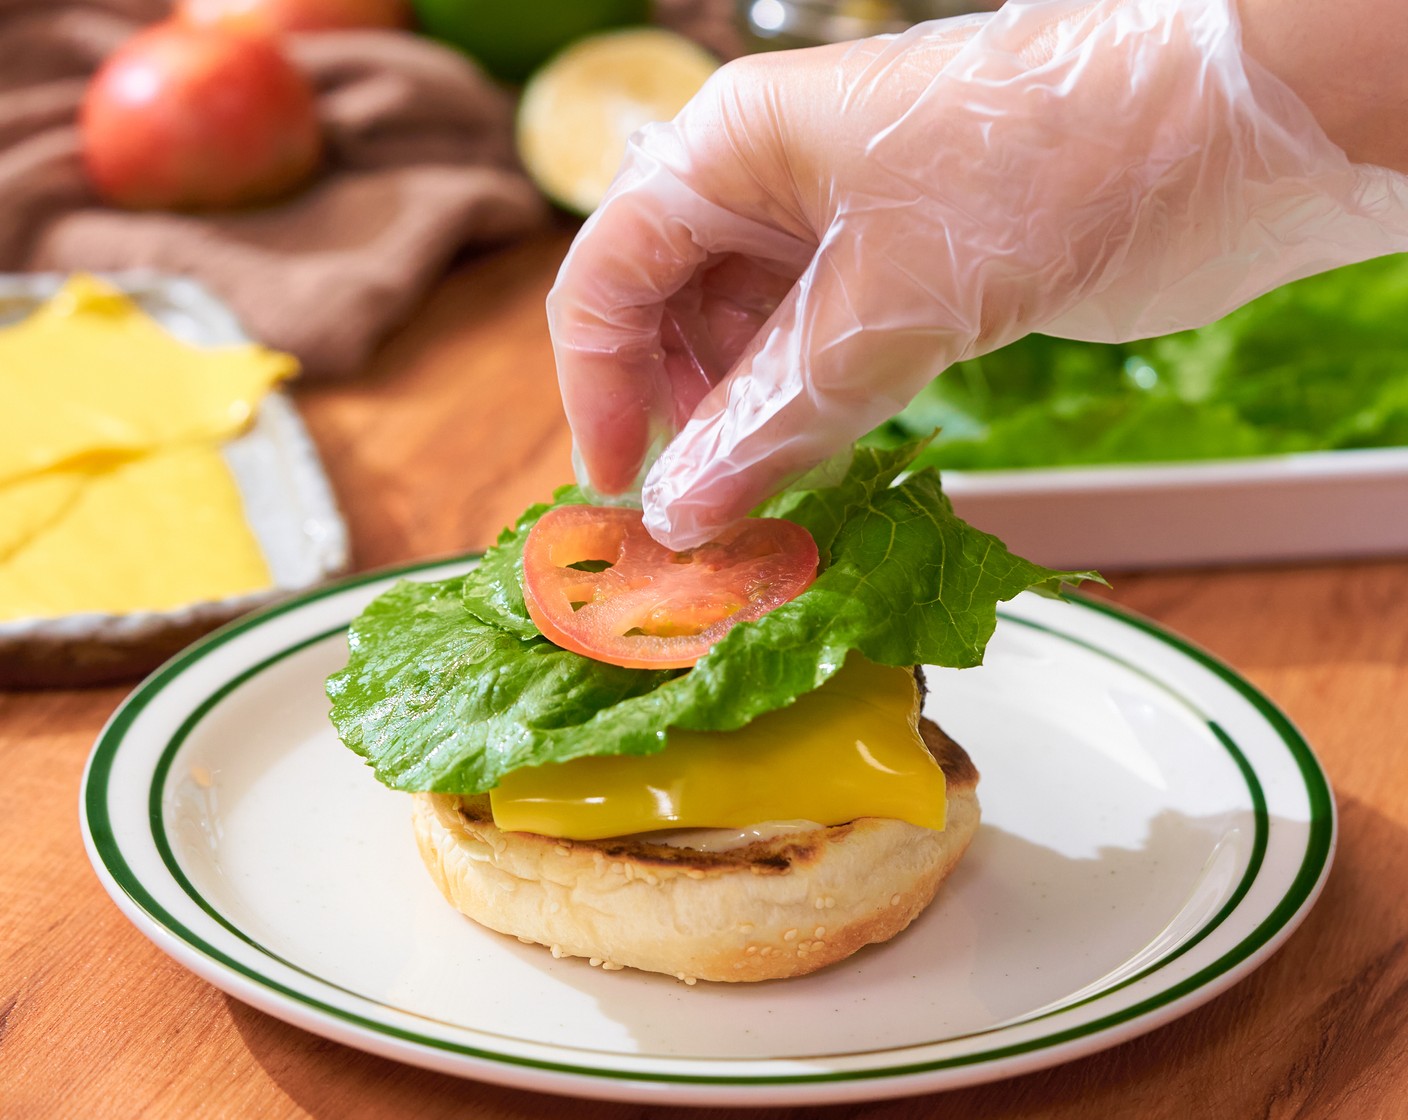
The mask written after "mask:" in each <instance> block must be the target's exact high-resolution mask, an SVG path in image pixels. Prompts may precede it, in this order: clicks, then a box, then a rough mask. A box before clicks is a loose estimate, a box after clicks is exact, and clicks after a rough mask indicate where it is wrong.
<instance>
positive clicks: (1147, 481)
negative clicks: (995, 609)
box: [943, 447, 1408, 572]
mask: <svg viewBox="0 0 1408 1120" xmlns="http://www.w3.org/2000/svg"><path fill="white" fill-rule="evenodd" d="M943 474H944V490H945V492H947V494H948V495H949V497H950V498H952V499H953V507H954V509H955V510H956V511H957V512H958V515H959V516H960V517H962V518H963V519H964V520H966V521H968V522H971V523H972V524H974V525H976V526H978V528H980V529H983V530H985V531H986V532H989V533H992V534H993V535H994V536H996V537H997V538H998V539H999V540H1002V541H1003V542H1005V543H1006V545H1007V547H1008V548H1010V549H1011V550H1012V551H1013V552H1015V553H1016V554H1017V555H1019V556H1027V557H1030V558H1031V559H1033V560H1035V561H1037V562H1038V563H1041V564H1046V565H1048V566H1049V567H1053V568H1099V569H1101V570H1103V571H1107V572H1109V571H1114V570H1116V569H1120V568H1124V569H1129V568H1164V567H1173V566H1181V567H1186V566H1190V565H1206V564H1241V563H1257V562H1264V561H1291V560H1295V561H1304V560H1328V559H1336V558H1343V557H1367V556H1389V555H1403V554H1405V553H1408V447H1386V448H1365V449H1363V450H1352V451H1307V452H1302V453H1300V454H1295V455H1266V456H1262V457H1259V458H1248V459H1226V460H1215V461H1209V462H1196V463H1193V462H1190V463H1139V464H1127V465H1115V466H1095V467H1048V468H1035V469H1030V470H1005V471H949V470H946V471H944V472H943Z"/></svg>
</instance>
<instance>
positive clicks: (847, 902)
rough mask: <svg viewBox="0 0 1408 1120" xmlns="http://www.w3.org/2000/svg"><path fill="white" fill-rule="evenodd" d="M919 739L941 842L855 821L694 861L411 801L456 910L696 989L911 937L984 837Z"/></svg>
mask: <svg viewBox="0 0 1408 1120" xmlns="http://www.w3.org/2000/svg"><path fill="white" fill-rule="evenodd" d="M921 730H922V732H923V734H924V740H925V743H926V744H927V745H928V746H929V749H930V751H931V752H932V753H933V754H934V756H935V757H936V758H937V759H938V761H939V764H940V766H941V767H942V768H943V770H944V774H945V777H946V779H947V785H948V814H947V816H948V819H947V825H946V827H945V829H944V831H942V832H934V831H933V830H931V829H927V828H920V827H918V826H917V825H912V824H908V823H906V822H904V821H896V820H881V819H879V818H875V817H863V818H861V819H859V820H854V821H850V822H848V823H846V824H840V825H833V826H831V827H828V828H818V829H815V830H813V831H809V832H802V833H790V834H787V835H785V836H779V837H776V838H774V839H771V840H762V841H757V842H755V843H753V844H749V845H747V846H745V847H741V848H735V849H733V850H731V851H724V852H703V851H698V850H695V849H691V848H674V847H670V846H667V845H663V844H654V843H648V842H644V841H640V840H634V839H632V838H630V837H623V838H618V839H611V840H591V841H588V840H558V839H554V838H552V837H547V836H539V835H537V834H535V833H529V832H504V831H502V830H500V829H499V828H497V827H495V825H494V823H493V820H492V817H491V815H490V812H489V799H488V796H487V795H484V794H480V795H477V796H474V797H460V796H456V795H453V794H430V793H418V794H414V795H413V797H414V801H415V809H414V822H415V832H416V840H417V843H418V844H419V847H420V854H421V858H422V859H423V860H424V861H425V865H426V867H427V868H428V869H429V870H430V874H431V876H432V877H433V878H434V880H435V882H436V885H437V886H439V888H440V891H441V893H443V894H444V896H445V897H446V899H448V900H449V902H450V904H451V905H452V906H454V907H455V908H456V909H457V910H459V911H460V912H462V913H464V914H466V915H468V916H469V917H471V918H473V919H474V920H475V921H476V922H479V923H481V924H482V925H486V926H488V927H489V928H490V929H495V930H498V931H499V932H500V933H506V934H511V935H513V936H515V937H517V938H519V939H520V940H523V941H529V942H536V943H538V944H540V945H545V946H548V947H549V948H550V949H551V950H552V953H553V955H554V956H572V957H588V958H590V959H591V962H592V963H593V964H599V965H601V966H602V967H605V968H613V969H614V968H624V967H630V968H640V969H645V970H647V971H650V972H664V973H668V974H670V975H672V976H677V977H679V978H680V979H682V980H689V981H691V982H692V981H693V980H695V979H701V980H723V981H740V980H773V979H780V978H782V977H789V976H803V975H805V974H806V973H809V972H815V971H816V970H817V969H819V968H823V967H825V966H826V965H828V964H832V963H834V962H835V961H839V960H842V959H844V958H846V957H848V956H850V955H851V954H852V953H854V952H855V951H856V950H857V949H860V948H862V947H863V946H865V945H869V944H873V943H875V942H878V941H886V940H888V939H889V938H891V937H894V936H895V934H897V933H899V932H900V930H902V929H904V928H905V926H907V925H909V923H910V922H912V921H913V920H914V919H915V917H917V916H918V914H919V913H920V911H922V910H923V909H924V907H926V906H927V905H928V904H929V903H930V902H931V901H932V900H933V897H934V893H935V891H937V890H938V887H939V884H940V883H941V882H942V881H943V879H944V878H945V876H947V875H948V873H949V872H950V871H952V870H953V867H954V865H955V864H956V863H957V862H958V859H959V857H960V856H962V854H963V852H964V851H965V850H966V849H967V847H968V843H969V841H970V840H971V839H972V838H973V833H974V832H975V831H976V830H977V827H978V799H977V795H976V787H977V781H978V773H977V770H976V769H974V767H973V764H972V762H971V761H970V760H969V758H968V755H967V754H966V753H965V752H964V751H963V748H961V747H960V746H958V744H956V743H954V742H953V741H952V740H951V739H949V738H948V737H947V736H945V735H944V734H943V733H942V732H941V731H939V729H938V728H937V727H936V726H935V725H934V724H932V723H929V722H928V721H927V720H926V721H924V723H923V724H922V725H921Z"/></svg>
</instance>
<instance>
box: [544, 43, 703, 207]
mask: <svg viewBox="0 0 1408 1120" xmlns="http://www.w3.org/2000/svg"><path fill="white" fill-rule="evenodd" d="M718 65H719V63H718V59H716V58H714V56H713V55H711V54H709V53H708V52H707V51H706V50H704V49H703V48H702V47H699V46H697V45H695V44H694V43H691V42H690V41H689V40H688V39H683V38H681V37H680V36H678V35H675V34H673V33H672V32H669V31H662V30H660V29H659V28H654V27H642V28H631V29H628V30H626V31H611V32H608V33H606V34H604V35H592V36H589V37H588V38H586V39H583V40H581V41H580V42H578V43H574V44H573V45H572V46H570V47H568V48H567V49H566V50H565V51H563V52H562V53H561V54H558V55H556V56H555V57H554V58H553V60H552V61H551V62H549V63H548V64H547V65H546V66H544V67H542V69H540V70H538V71H537V72H536V73H535V74H534V75H533V77H532V80H531V81H529V83H528V84H527V85H526V86H525V87H524V89H523V98H522V100H521V101H520V102H519V103H518V130H517V132H518V155H519V157H520V158H521V159H522V160H523V166H524V167H526V168H527V169H528V174H529V175H531V176H532V177H533V181H534V182H536V183H537V184H538V186H539V187H541V188H542V190H543V193H545V194H547V195H548V196H549V197H550V198H553V199H555V200H556V201H557V202H559V203H561V204H562V205H563V206H565V207H567V208H568V209H569V210H574V211H576V212H577V213H578V214H590V213H591V212H592V211H593V210H594V209H596V206H597V203H599V202H600V201H601V199H602V196H603V195H604V194H605V193H606V188H607V187H609V186H610V185H611V180H612V179H613V178H614V177H615V175H616V169H617V168H618V167H619V166H620V164H621V157H622V156H624V155H625V153H626V142H627V141H628V140H629V139H630V137H631V134H632V133H634V132H635V131H636V129H638V128H641V127H642V126H644V125H647V124H650V123H651V122H652V121H667V120H669V119H670V118H671V117H673V116H674V115H675V114H676V113H678V112H679V111H680V110H681V109H682V108H684V104H685V102H686V101H688V100H689V99H690V98H691V97H693V96H694V95H695V94H696V93H698V92H699V87H700V86H702V85H703V84H704V83H705V82H706V81H707V80H708V78H709V75H710V74H712V73H713V72H714V71H715V70H716V69H717V68H718Z"/></svg>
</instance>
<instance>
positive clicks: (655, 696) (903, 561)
mask: <svg viewBox="0 0 1408 1120" xmlns="http://www.w3.org/2000/svg"><path fill="white" fill-rule="evenodd" d="M919 449H920V448H919V446H918V445H911V446H909V447H905V448H892V449H874V448H872V449H861V450H858V451H857V452H856V454H855V455H854V457H853V458H852V460H851V462H850V463H849V465H848V468H847V469H846V470H845V472H844V474H842V475H841V476H840V477H839V478H836V477H834V476H835V474H836V469H835V466H834V465H833V467H832V469H831V471H830V473H829V474H828V472H822V473H821V474H814V475H813V476H811V477H809V478H807V479H804V480H802V482H801V483H799V484H798V485H797V486H795V487H793V488H792V489H791V490H789V491H788V492H786V493H785V494H783V495H780V496H779V497H777V498H775V499H773V500H772V501H771V502H769V503H767V504H766V505H765V506H764V507H763V508H762V509H761V510H760V511H759V512H761V513H766V514H767V515H769V516H779V515H782V514H784V513H785V514H786V515H787V516H788V517H790V518H791V519H792V520H795V521H797V522H798V523H799V524H802V525H803V526H805V527H806V528H807V529H808V530H809V531H810V532H812V533H813V535H814V536H815V537H816V538H817V541H818V546H819V548H821V549H822V551H823V553H824V555H826V556H828V557H829V559H828V561H827V562H826V563H825V565H824V568H823V570H822V572H821V573H820V575H818V577H817V579H816V581H815V583H813V584H812V586H811V587H810V588H808V589H807V591H805V592H804V593H803V594H801V595H799V596H798V597H797V598H796V599H793V600H792V601H791V602H789V603H785V604H783V605H782V606H780V607H778V608H777V609H775V610H773V611H771V612H769V613H768V614H767V615H765V616H764V617H763V618H761V619H759V620H757V621H755V622H750V623H743V624H740V625H738V626H736V627H734V628H733V629H732V630H731V631H729V633H728V635H727V636H726V637H725V638H724V639H723V640H722V641H721V642H719V643H718V644H717V645H716V646H715V647H714V648H713V649H712V650H711V651H710V652H709V653H708V654H707V655H706V656H704V657H703V658H701V659H700V661H699V662H698V664H697V665H695V667H694V668H693V669H690V670H658V671H650V670H640V669H622V668H619V667H617V666H613V665H606V664H603V663H601V662H598V661H593V660H591V659H590V658H586V657H582V656H580V655H578V654H575V653H572V652H569V651H567V650H564V649H560V648H558V647H557V646H555V645H553V644H552V643H551V642H548V641H547V640H546V639H545V638H543V637H541V636H540V635H539V634H538V632H537V630H536V628H534V627H533V626H532V622H531V620H530V619H528V616H527V612H526V611H525V609H524V607H523V596H522V592H521V590H520V589H519V582H518V573H519V569H520V566H521V557H522V543H523V539H524V536H525V535H526V533H527V531H528V529H529V528H531V526H532V524H533V523H534V522H535V521H536V520H537V518H538V517H540V516H542V513H543V512H544V511H545V510H546V509H547V508H549V507H546V506H539V507H534V508H533V509H531V510H529V511H527V513H525V514H524V516H523V518H522V519H520V521H519V522H518V524H517V525H515V526H514V527H513V529H511V530H509V531H507V532H506V533H505V534H504V535H503V537H501V539H500V541H499V543H498V544H497V545H496V546H495V547H494V548H493V549H491V550H490V551H489V552H488V553H487V554H486V555H485V557H484V559H483V561H482V562H481V563H480V565H479V566H478V567H477V568H476V569H474V570H473V571H471V572H470V573H469V574H468V575H466V576H464V577H462V578H458V579H450V580H443V581H440V582H437V583H412V582H406V581H403V582H401V583H398V584H396V585H395V586H394V587H393V588H392V589H391V590H390V591H388V592H386V593H385V594H384V595H382V596H381V597H380V598H378V599H377V600H376V601H375V602H373V603H372V604H371V605H370V606H369V607H368V608H367V609H366V611H364V612H363V613H362V615H361V616H360V617H359V618H358V619H356V620H355V621H354V622H353V624H352V626H351V629H350V632H349V640H348V645H349V656H348V664H347V667H346V668H345V669H343V670H341V671H340V672H338V673H336V674H334V675H333V676H332V677H331V678H330V679H329V681H328V695H329V697H330V699H331V700H332V719H333V723H334V724H335V725H336V727H337V730H338V734H339V735H340V736H341V737H342V740H343V742H344V743H346V744H347V746H349V747H350V748H351V749H352V750H354V751H356V752H357V753H358V754H360V755H361V756H362V757H363V758H365V759H366V760H367V761H368V762H369V763H370V764H371V765H372V767H373V768H374V769H375V771H376V774H377V777H378V778H379V779H380V780H381V781H382V782H384V783H385V784H386V785H389V786H391V787H393V788H395V789H401V790H434V791H438V792H458V793H470V792H478V791H481V790H485V789H489V788H491V787H492V786H494V785H495V784H496V783H497V782H498V780H499V779H500V778H501V777H502V776H503V775H504V774H506V773H509V772H511V771H513V770H515V769H518V768H520V767H523V766H537V765H542V764H544V763H549V762H564V761H566V760H568V759H571V758H577V757H580V756H583V755H594V754H648V753H651V752H654V751H658V750H661V749H662V748H663V747H664V746H665V745H666V743H667V741H668V735H669V729H670V728H673V727H678V728H685V729H690V730H720V731H721V730H729V729H732V728H735V727H741V726H742V725H743V724H745V723H747V722H748V721H749V720H751V719H753V718H754V717H755V716H758V715H760V714H761V713H763V712H767V711H772V710H774V709H776V708H780V707H783V706H785V705H787V704H790V703H791V702H792V701H793V700H795V699H796V698H797V697H798V696H800V695H802V694H803V693H806V692H810V691H811V690H813V689H815V688H817V687H818V686H820V685H821V684H822V683H823V682H824V681H825V680H826V679H827V678H828V677H830V676H831V674H833V673H834V672H835V671H836V670H837V669H839V668H840V667H841V665H842V664H843V663H844V661H845V659H846V656H847V655H848V654H849V653H851V652H852V651H859V652H860V653H862V654H864V655H865V656H866V657H869V658H870V659H871V660H872V661H876V662H880V663H882V664H887V665H903V666H907V665H915V664H934V665H946V666H955V667H966V666H972V665H976V664H978V663H979V662H980V661H981V660H982V655H983V649H984V647H985V646H986V644H987V641H988V639H989V637H991V635H992V632H993V629H994V626H995V624H996V608H997V604H998V603H999V602H1002V601H1005V600H1007V599H1011V598H1013V597H1014V596H1015V595H1017V594H1019V593H1020V592H1021V591H1023V590H1025V589H1027V588H1029V587H1035V588H1038V589H1041V590H1046V591H1051V590H1054V589H1056V588H1057V587H1059V586H1060V584H1062V583H1063V582H1066V581H1078V580H1084V579H1092V578H1094V579H1098V578H1099V577H1098V576H1096V575H1095V574H1094V573H1092V572H1063V571H1058V570H1055V569H1051V568H1044V567H1041V566H1040V565H1037V564H1033V563H1031V562H1029V561H1027V560H1023V559H1021V558H1019V557H1016V556H1013V555H1012V554H1011V553H1010V552H1008V551H1007V549H1006V548H1005V547H1003V545H1002V543H1001V542H1000V541H998V540H997V539H996V538H995V537H992V536H989V535H988V534H986V533H982V532H980V531H978V530H977V529H974V528H973V527H972V526H971V525H968V524H966V523H965V522H963V521H961V520H960V519H959V518H957V517H956V516H954V513H953V509H952V507H951V506H950V504H949V502H948V499H947V498H946V497H945V496H944V494H943V491H942V489H941V488H940V484H939V478H938V475H937V474H936V473H935V472H934V471H932V470H921V471H918V472H915V473H912V474H910V475H908V476H907V477H905V478H904V479H903V480H902V481H899V482H896V481H895V479H896V477H897V476H898V475H899V474H900V473H901V472H902V471H904V470H905V469H906V467H907V466H908V465H909V464H910V462H911V460H912V459H913V458H914V456H915V455H916V453H917V452H918V451H919ZM556 500H557V501H558V502H561V503H564V504H572V503H577V502H580V501H581V495H580V493H579V492H577V491H576V490H574V489H572V488H568V489H567V490H564V491H560V492H559V494H558V497H557V499H556Z"/></svg>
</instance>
